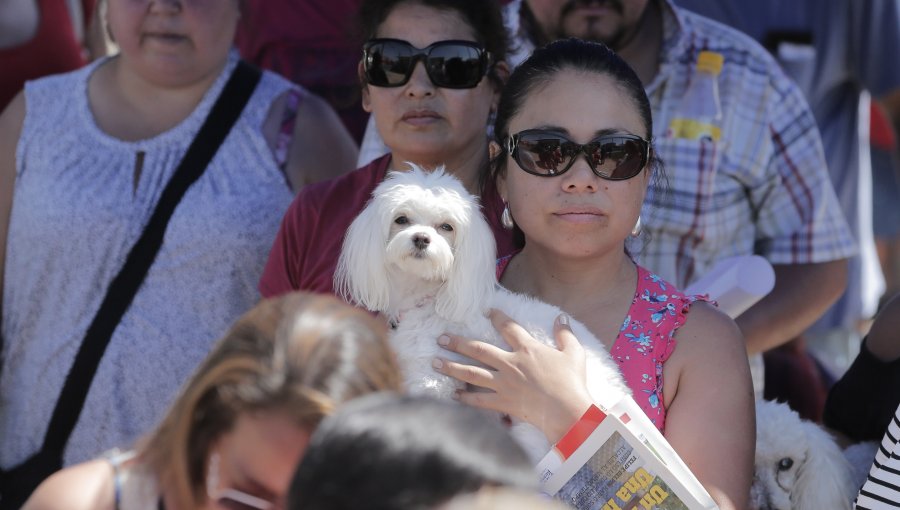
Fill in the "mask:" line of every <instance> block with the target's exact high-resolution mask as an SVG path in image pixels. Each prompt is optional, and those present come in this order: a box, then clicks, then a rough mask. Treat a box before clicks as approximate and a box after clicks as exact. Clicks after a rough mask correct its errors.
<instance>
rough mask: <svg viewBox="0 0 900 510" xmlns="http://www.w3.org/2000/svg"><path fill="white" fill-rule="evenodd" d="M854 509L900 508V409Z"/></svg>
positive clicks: (885, 435) (860, 491) (882, 443)
mask: <svg viewBox="0 0 900 510" xmlns="http://www.w3.org/2000/svg"><path fill="white" fill-rule="evenodd" d="M853 508H856V509H858V510H878V509H885V508H900V407H898V408H897V412H896V414H894V419H893V420H892V421H891V424H890V425H888V429H887V432H885V434H884V439H882V440H881V447H880V448H879V449H878V452H877V453H876V454H875V462H874V463H872V469H871V470H870V471H869V476H868V477H867V478H866V483H865V484H863V486H862V489H860V490H859V496H857V497H856V504H855V505H854V507H853Z"/></svg>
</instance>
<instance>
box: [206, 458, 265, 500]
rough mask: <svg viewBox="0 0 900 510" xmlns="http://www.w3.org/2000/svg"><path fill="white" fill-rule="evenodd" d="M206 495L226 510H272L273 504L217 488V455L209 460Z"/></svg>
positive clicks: (251, 496) (239, 492)
mask: <svg viewBox="0 0 900 510" xmlns="http://www.w3.org/2000/svg"><path fill="white" fill-rule="evenodd" d="M206 494H207V496H209V499H210V500H212V501H214V502H215V503H216V504H217V505H218V506H220V507H222V508H227V509H228V510H274V509H275V503H273V502H271V501H267V500H265V499H262V498H260V497H257V496H254V495H252V494H247V493H246V492H243V491H239V490H237V489H230V488H224V489H223V488H220V487H219V454H218V453H214V454H212V455H211V456H210V458H209V468H208V471H207V474H206Z"/></svg>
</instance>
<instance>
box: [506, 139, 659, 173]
mask: <svg viewBox="0 0 900 510" xmlns="http://www.w3.org/2000/svg"><path fill="white" fill-rule="evenodd" d="M505 145H506V146H505V147H504V149H505V150H506V152H507V153H509V155H510V156H512V158H513V159H514V160H515V161H516V163H518V165H519V167H520V168H521V169H522V170H525V171H526V172H528V173H530V174H532V175H539V176H541V177H551V176H554V175H562V174H564V173H566V171H567V170H568V169H569V168H571V167H572V165H573V164H574V163H575V159H576V158H578V156H579V155H581V154H583V155H584V158H585V160H586V161H587V163H588V166H590V167H591V170H592V171H593V172H594V174H596V175H597V176H598V177H600V178H602V179H606V180H609V181H622V180H625V179H631V178H632V177H634V176H635V175H637V174H639V173H641V170H643V168H644V166H645V165H646V164H647V161H648V160H649V159H650V141H649V140H645V139H643V138H641V137H639V136H637V135H625V134H622V135H603V136H598V137H597V138H594V139H593V140H591V141H590V142H588V143H586V144H579V143H575V142H573V141H572V140H569V139H568V138H566V137H565V136H563V135H561V134H559V133H555V132H553V131H545V130H543V129H527V130H525V131H520V132H518V133H516V134H514V135H512V136H508V137H506V140H505Z"/></svg>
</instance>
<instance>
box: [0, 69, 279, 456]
mask: <svg viewBox="0 0 900 510" xmlns="http://www.w3.org/2000/svg"><path fill="white" fill-rule="evenodd" d="M106 61H107V60H103V61H100V62H98V63H95V64H92V65H90V66H88V67H86V68H83V69H81V70H78V71H75V72H72V73H68V74H63V75H58V76H53V77H49V78H44V79H41V80H38V81H34V82H29V83H28V84H27V85H26V89H25V98H26V115H25V122H24V127H23V131H22V134H21V137H20V139H19V144H18V147H17V152H16V174H17V177H16V183H15V192H14V198H13V207H12V213H11V218H10V225H9V234H8V240H7V254H6V270H5V281H4V288H3V338H4V339H5V345H4V349H3V359H2V363H3V364H2V373H0V467H3V468H9V467H12V466H14V465H16V464H18V463H20V462H22V461H23V460H25V459H26V458H27V457H28V456H30V455H31V454H33V453H34V452H36V451H37V449H38V448H39V446H40V444H41V442H42V440H43V437H44V433H45V430H46V427H47V423H48V421H49V419H50V415H51V412H52V410H53V406H54V405H55V403H56V400H57V397H58V396H59V393H60V390H61V388H62V384H63V381H64V379H65V376H66V374H67V373H68V371H69V368H70V367H71V365H72V361H73V359H74V356H75V353H76V351H77V349H78V346H79V344H80V343H81V340H82V339H83V338H84V334H85V331H86V329H87V327H88V325H89V323H90V322H91V320H92V319H93V317H94V314H95V313H96V311H97V309H98V308H99V306H100V302H101V300H102V299H103V296H104V293H105V292H106V289H107V288H108V286H109V283H110V281H111V280H112V278H113V277H114V276H115V274H116V273H117V272H118V270H119V268H120V267H121V266H122V265H123V263H124V258H125V256H126V255H127V253H128V250H129V249H130V248H131V246H132V245H133V243H134V242H135V241H136V240H137V238H138V237H139V235H140V233H141V232H142V230H143V228H144V225H145V223H146V222H147V221H148V219H149V217H150V214H151V213H152V211H153V208H154V206H155V205H156V203H157V201H158V199H159V195H160V193H161V192H162V190H163V188H164V187H165V185H166V183H167V182H168V180H169V177H170V176H171V175H172V173H173V171H174V170H175V167H176V166H177V165H178V163H179V162H180V160H181V158H182V156H183V155H184V153H185V152H186V150H187V148H188V146H189V145H190V143H191V141H192V139H193V138H194V135H195V134H196V133H197V131H198V130H199V128H200V125H201V124H202V122H203V120H204V119H205V118H206V115H207V113H208V111H209V110H210V108H211V106H212V104H213V103H214V101H215V99H216V98H217V97H218V95H219V92H220V91H221V90H222V88H223V86H224V84H225V82H226V80H227V78H228V77H229V76H230V74H231V71H232V70H233V69H234V67H235V65H236V63H237V56H236V54H234V53H232V55H230V56H229V60H228V64H227V66H226V67H225V69H224V70H223V72H222V74H221V76H219V77H218V79H217V80H216V82H215V83H214V84H213V85H212V87H211V88H210V90H209V91H208V92H207V93H206V95H205V96H204V97H203V99H202V101H201V102H200V104H199V105H198V106H197V108H196V109H195V111H194V112H193V113H191V115H190V116H188V117H187V118H186V119H185V120H184V121H182V122H181V123H180V124H179V125H177V126H176V127H174V128H172V129H171V130H169V131H166V132H164V133H162V134H160V135H158V136H156V137H153V138H151V139H147V140H142V141H138V142H125V141H122V140H118V139H115V138H112V137H110V136H109V135H107V134H105V133H104V132H102V131H101V130H100V129H99V128H98V126H97V125H96V123H95V121H94V118H93V116H92V113H91V111H90V107H89V105H88V95H87V84H88V78H89V77H90V75H91V73H93V72H94V70H95V69H97V67H99V66H100V65H103V62H106ZM290 87H292V85H291V84H290V83H289V82H287V81H286V80H284V79H282V78H279V77H277V76H276V75H274V74H271V73H265V74H264V76H263V78H262V80H261V82H260V83H259V85H258V87H257V88H256V91H255V92H254V94H253V96H252V98H251V100H250V102H249V103H248V105H247V107H246V108H245V110H244V112H243V114H242V116H241V118H240V119H239V120H238V121H237V123H236V124H235V126H234V127H233V129H232V130H231V132H230V134H229V135H228V137H227V138H226V140H225V142H224V143H223V145H222V146H221V147H220V148H219V150H218V152H217V154H216V156H215V157H214V159H213V160H212V162H211V164H210V166H209V167H208V168H207V170H206V171H205V173H204V174H203V176H202V177H201V178H200V179H199V180H198V181H197V182H196V183H195V184H194V185H193V186H192V187H191V188H190V190H189V191H188V192H187V194H185V196H184V198H183V199H182V201H181V203H180V204H179V206H178V207H177V209H176V210H175V212H174V214H173V216H172V218H171V220H170V222H169V225H168V228H167V231H166V234H165V240H164V242H163V246H162V248H161V250H160V252H159V254H158V256H157V258H156V261H155V263H154V264H153V266H152V267H151V269H150V271H149V273H148V275H147V278H146V280H145V281H144V283H143V286H142V287H141V289H140V290H139V291H138V293H137V295H136V296H135V299H134V302H133V303H132V305H131V307H130V308H129V310H128V311H127V313H126V314H125V316H124V317H123V319H122V321H121V323H120V325H119V327H118V328H117V329H116V331H115V333H114V335H113V337H112V340H111V342H110V344H109V346H108V348H107V350H106V354H105V355H104V357H103V360H102V361H101V363H100V367H99V370H98V372H97V375H96V377H95V378H94V381H93V384H92V386H91V389H90V392H89V394H88V397H87V401H86V404H85V408H84V410H83V411H82V413H81V417H80V420H79V422H78V424H77V425H76V428H75V430H74V432H73V434H72V437H71V440H70V441H69V444H68V448H67V450H66V452H65V455H64V464H65V465H70V464H73V463H76V462H80V461H84V460H88V459H90V458H92V457H95V456H97V455H98V454H99V453H101V452H103V451H105V450H108V449H109V448H112V447H115V446H129V445H131V443H132V442H133V441H134V440H135V439H136V438H137V437H138V436H139V435H141V434H143V433H145V432H146V431H148V430H150V429H151V428H152V427H153V426H154V425H155V424H156V422H157V421H158V420H159V419H160V417H161V415H162V413H163V412H164V410H165V409H166V408H167V407H168V405H169V403H170V402H171V401H172V399H173V397H174V396H175V393H176V392H177V391H178V389H179V387H180V386H181V385H182V383H183V382H184V381H185V380H186V379H187V378H188V377H189V375H190V374H191V373H192V371H193V369H194V368H195V367H196V366H197V364H198V363H199V362H200V361H201V360H202V359H203V358H204V356H205V355H206V354H207V352H208V351H209V349H210V347H211V345H212V343H213V342H214V341H215V340H216V339H217V338H219V337H220V336H221V335H222V334H223V333H224V332H225V331H226V329H227V328H228V327H229V325H230V324H231V323H232V322H233V321H234V320H235V319H236V318H237V317H238V316H239V315H240V314H241V313H243V312H244V311H246V310H247V309H248V308H250V307H251V306H252V305H253V304H254V303H256V302H257V301H258V300H259V295H258V291H257V283H258V281H259V277H260V274H261V273H262V268H263V265H264V264H265V262H266V259H267V256H268V252H269V249H270V248H271V245H272V242H273V240H274V237H275V233H276V231H277V229H278V225H279V223H280V221H281V217H282V215H283V213H284V211H285V210H286V209H287V206H288V205H289V204H290V201H291V200H292V198H293V193H292V192H291V191H290V190H289V188H288V186H287V184H286V180H285V177H284V175H283V174H282V172H281V171H280V170H279V169H278V166H277V164H276V162H275V160H274V158H273V156H272V151H271V150H270V149H269V147H268V145H267V143H266V141H265V139H264V137H263V135H262V133H261V126H262V125H263V122H264V120H265V118H266V116H267V114H268V112H269V108H270V106H271V104H272V102H273V101H274V100H275V99H276V98H277V97H278V96H279V95H280V94H282V93H283V92H285V91H287V90H288V89H289V88H290ZM141 158H142V159H143V164H142V170H141V171H140V174H139V177H138V178H137V180H136V179H135V175H136V174H137V173H136V170H135V168H136V166H137V165H138V163H137V162H138V160H139V159H141Z"/></svg>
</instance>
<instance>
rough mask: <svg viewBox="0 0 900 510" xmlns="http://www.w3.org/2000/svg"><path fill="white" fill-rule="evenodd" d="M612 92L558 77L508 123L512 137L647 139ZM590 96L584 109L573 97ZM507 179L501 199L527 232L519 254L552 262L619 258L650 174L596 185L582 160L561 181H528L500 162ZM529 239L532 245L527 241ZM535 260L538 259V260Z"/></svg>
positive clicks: (605, 80) (597, 79) (604, 83)
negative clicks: (554, 134)
mask: <svg viewBox="0 0 900 510" xmlns="http://www.w3.org/2000/svg"><path fill="white" fill-rule="evenodd" d="M598 89H602V90H609V91H616V90H617V87H616V86H615V84H614V83H613V81H612V80H611V79H610V78H609V77H607V76H603V75H599V74H585V73H580V72H576V71H563V72H561V73H560V74H559V75H558V76H557V77H556V78H555V79H554V80H553V81H552V82H551V83H549V84H547V85H546V87H545V88H544V89H543V90H542V91H541V98H542V100H541V101H534V102H531V103H529V104H528V105H527V107H526V108H523V109H522V111H521V112H520V114H519V115H517V116H515V117H513V118H512V119H511V120H510V124H509V132H510V134H513V133H518V132H520V131H522V130H525V129H535V128H540V129H550V130H553V131H558V132H559V133H561V134H563V135H565V136H566V137H568V138H569V139H571V140H572V141H574V142H578V143H587V142H589V141H591V140H592V139H594V138H596V137H597V136H599V135H604V134H633V135H638V136H640V137H642V138H646V137H647V133H646V132H645V128H644V126H643V122H642V121H641V118H640V117H639V116H638V114H637V112H636V110H635V108H634V107H633V103H632V102H631V100H630V99H628V98H627V97H626V96H625V95H624V94H622V93H617V92H609V93H605V94H595V93H594V91H596V90H598ZM588 96H593V97H594V98H593V100H591V101H588V102H586V103H582V102H574V101H571V100H570V98H572V97H588ZM505 157H506V159H507V161H506V173H505V176H504V178H502V179H500V181H499V189H500V194H501V196H502V197H503V198H504V199H505V200H507V201H508V203H509V207H510V211H511V212H512V215H513V218H514V219H515V221H516V223H517V224H519V225H520V227H521V228H522V230H523V231H525V232H528V233H529V241H530V242H528V243H527V244H526V247H525V249H524V250H523V252H522V253H523V255H525V254H528V256H530V255H531V254H532V252H535V251H537V250H538V249H539V250H540V251H542V252H546V256H548V257H552V258H557V257H565V258H580V257H594V256H595V255H596V254H597V253H610V254H611V255H613V256H615V257H616V258H622V256H623V255H622V253H621V250H617V249H615V248H616V247H618V246H621V245H622V242H623V240H624V239H625V238H627V237H628V235H629V233H630V232H631V230H632V228H633V227H634V224H635V222H636V220H637V218H638V215H639V214H640V206H641V203H642V202H643V198H644V192H645V190H646V188H647V182H648V176H649V172H648V171H647V170H645V171H642V172H641V173H640V174H638V176H636V177H634V178H632V179H628V180H624V181H607V180H603V179H600V178H599V177H597V176H596V175H594V173H593V172H592V171H591V168H590V167H589V166H588V163H587V161H586V160H585V158H584V157H583V156H580V157H578V158H577V159H576V160H575V163H574V164H573V165H572V167H571V168H569V170H568V171H567V172H565V173H564V174H562V175H560V176H554V177H540V176H536V175H531V174H528V173H526V172H525V171H523V170H522V169H521V168H519V167H518V165H517V164H516V162H515V161H514V160H513V159H512V158H511V157H510V156H509V155H506V156H505ZM532 240H533V242H531V241H532ZM535 254H536V253H535Z"/></svg>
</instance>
